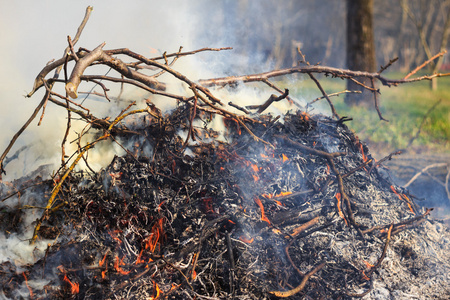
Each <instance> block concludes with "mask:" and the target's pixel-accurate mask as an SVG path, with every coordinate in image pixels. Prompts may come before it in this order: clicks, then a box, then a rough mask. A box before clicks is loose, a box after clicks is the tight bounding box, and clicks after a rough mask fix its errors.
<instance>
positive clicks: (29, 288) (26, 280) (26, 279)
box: [22, 272, 34, 299]
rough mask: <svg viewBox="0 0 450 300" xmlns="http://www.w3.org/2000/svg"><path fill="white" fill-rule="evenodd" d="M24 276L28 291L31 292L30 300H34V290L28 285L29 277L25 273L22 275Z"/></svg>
mask: <svg viewBox="0 0 450 300" xmlns="http://www.w3.org/2000/svg"><path fill="white" fill-rule="evenodd" d="M22 276H23V278H25V284H26V286H27V288H28V290H29V291H30V299H33V297H34V294H33V290H32V289H31V287H30V286H29V285H28V278H27V275H25V272H23V273H22Z"/></svg>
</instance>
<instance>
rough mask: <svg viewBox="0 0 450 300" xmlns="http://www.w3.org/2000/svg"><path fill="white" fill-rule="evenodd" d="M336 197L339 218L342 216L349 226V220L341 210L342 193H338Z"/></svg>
mask: <svg viewBox="0 0 450 300" xmlns="http://www.w3.org/2000/svg"><path fill="white" fill-rule="evenodd" d="M335 197H336V200H337V204H336V206H337V209H338V213H339V216H340V217H341V218H342V219H344V222H345V225H348V224H347V220H346V219H345V216H344V213H343V212H342V210H341V193H336V196H335Z"/></svg>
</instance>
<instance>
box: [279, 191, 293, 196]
mask: <svg viewBox="0 0 450 300" xmlns="http://www.w3.org/2000/svg"><path fill="white" fill-rule="evenodd" d="M291 194H292V192H280V193H279V194H277V195H275V197H283V196H288V195H291Z"/></svg>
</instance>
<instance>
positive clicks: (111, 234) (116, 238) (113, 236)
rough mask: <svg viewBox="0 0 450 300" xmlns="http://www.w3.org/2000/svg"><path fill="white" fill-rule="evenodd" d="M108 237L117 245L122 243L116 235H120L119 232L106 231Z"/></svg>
mask: <svg viewBox="0 0 450 300" xmlns="http://www.w3.org/2000/svg"><path fill="white" fill-rule="evenodd" d="M108 233H109V235H110V236H111V237H112V238H113V240H115V241H116V242H117V243H118V244H119V245H120V244H122V241H121V240H120V239H119V238H118V237H117V234H118V233H122V231H121V230H114V231H111V230H109V231H108Z"/></svg>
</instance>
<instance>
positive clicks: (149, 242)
mask: <svg viewBox="0 0 450 300" xmlns="http://www.w3.org/2000/svg"><path fill="white" fill-rule="evenodd" d="M163 225H164V219H163V218H161V219H159V220H158V221H157V222H156V223H155V224H154V225H153V227H152V230H151V234H150V236H149V237H147V238H146V244H145V249H146V250H149V251H150V252H152V253H153V252H155V249H156V245H157V244H158V241H159V242H160V243H161V241H160V238H161V237H162V235H163V234H164V231H163Z"/></svg>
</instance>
